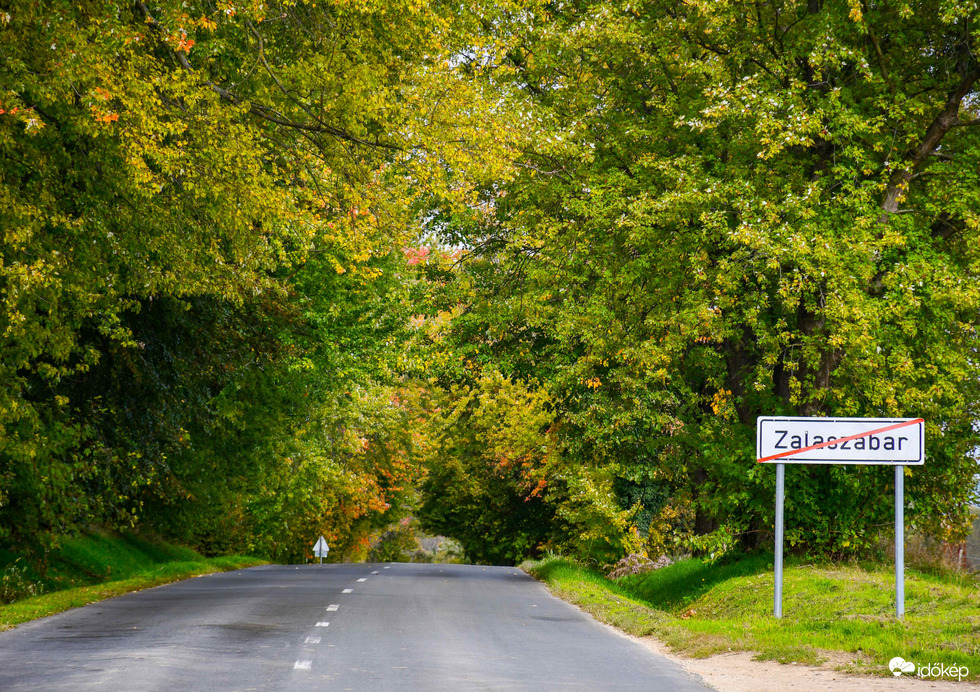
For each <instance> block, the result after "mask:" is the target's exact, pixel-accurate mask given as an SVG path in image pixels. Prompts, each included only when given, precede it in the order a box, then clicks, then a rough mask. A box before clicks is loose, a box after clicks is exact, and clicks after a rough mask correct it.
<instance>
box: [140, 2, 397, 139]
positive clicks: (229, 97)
mask: <svg viewBox="0 0 980 692" xmlns="http://www.w3.org/2000/svg"><path fill="white" fill-rule="evenodd" d="M136 8H137V9H138V10H139V11H140V14H142V15H143V18H144V19H145V20H146V21H147V23H149V24H150V26H152V27H153V28H154V29H156V30H157V31H161V30H162V27H161V26H160V24H159V22H157V20H155V19H154V18H153V17H152V15H150V10H149V8H148V7H147V6H146V3H144V2H141V1H138V2H136ZM253 31H254V29H253ZM259 41H260V47H259V50H260V51H261V50H263V48H262V46H261V38H260V39H259ZM170 52H171V53H172V54H173V56H174V58H175V59H176V60H177V62H178V64H179V65H180V66H181V67H182V68H183V69H184V70H186V71H187V72H194V71H195V70H194V68H193V67H192V66H191V64H190V61H189V60H188V59H187V54H186V53H185V52H184V51H182V50H178V51H174V50H171V51H170ZM264 61H265V59H264V58H263V62H264ZM270 74H271V70H270ZM272 77H273V79H274V80H275V81H276V84H277V86H279V88H280V90H282V91H283V93H284V94H286V96H287V97H289V98H290V100H292V101H293V102H294V103H297V101H296V99H295V98H293V97H292V96H291V95H290V94H289V93H288V92H287V91H286V90H285V89H283V87H282V85H281V84H280V83H279V80H278V79H276V77H275V75H272ZM204 84H205V85H207V87H208V88H209V89H211V91H213V92H214V93H215V94H217V95H218V96H219V97H221V99H222V100H224V101H227V102H228V103H232V104H235V105H236V106H240V105H242V99H240V98H238V97H237V96H235V95H234V94H233V93H231V92H230V91H228V90H227V89H224V88H222V87H220V86H218V85H217V84H215V83H214V82H213V81H211V80H210V79H205V80H204ZM297 105H298V106H299V107H300V108H302V109H303V111H304V112H306V113H307V115H309V111H308V110H307V109H306V108H305V107H304V106H303V105H302V104H299V103H297ZM248 112H249V114H251V115H253V116H255V117H257V118H260V119H262V120H265V121H267V122H270V123H273V124H276V125H281V126H283V127H288V128H291V129H294V130H301V131H304V132H311V133H319V134H326V135H330V136H331V137H336V138H337V139H341V140H344V141H346V142H351V143H353V144H360V145H362V146H366V147H373V148H376V149H387V150H389V151H402V147H400V146H398V145H396V144H387V143H385V142H381V141H379V140H377V139H376V140H375V141H373V142H371V141H369V140H366V139H363V138H361V137H357V136H356V135H353V134H351V133H350V132H347V131H346V130H343V129H341V128H339V127H334V126H332V125H327V124H326V123H324V122H322V121H320V120H319V119H317V118H314V120H315V122H312V123H310V122H296V121H294V120H291V119H289V118H287V117H286V116H284V115H283V114H281V113H279V112H277V111H276V110H275V109H274V108H270V107H269V106H262V105H258V104H254V103H250V104H249V108H248Z"/></svg>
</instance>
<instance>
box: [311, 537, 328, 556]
mask: <svg viewBox="0 0 980 692" xmlns="http://www.w3.org/2000/svg"><path fill="white" fill-rule="evenodd" d="M329 552H330V546H328V545H327V539H325V538H324V537H323V536H320V540H318V541H317V542H316V545H314V546H313V555H315V556H316V557H326V556H327V553H329Z"/></svg>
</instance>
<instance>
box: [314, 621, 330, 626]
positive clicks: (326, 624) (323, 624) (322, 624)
mask: <svg viewBox="0 0 980 692" xmlns="http://www.w3.org/2000/svg"><path fill="white" fill-rule="evenodd" d="M329 625H330V623H329V622H318V623H316V626H317V627H327V626H329Z"/></svg>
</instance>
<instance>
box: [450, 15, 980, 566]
mask: <svg viewBox="0 0 980 692" xmlns="http://www.w3.org/2000/svg"><path fill="white" fill-rule="evenodd" d="M541 9H542V11H541V12H540V13H539V14H537V15H535V17H534V19H533V20H531V19H528V18H526V17H524V18H520V19H517V20H515V21H513V22H511V23H510V24H508V25H506V27H503V28H501V33H502V34H504V35H505V36H506V38H507V40H508V41H509V44H508V45H509V52H508V53H507V61H506V63H505V65H503V66H501V67H500V68H499V69H497V70H494V71H488V72H487V74H486V78H487V79H489V80H497V81H501V82H505V83H506V84H508V85H509V88H510V89H512V90H514V91H515V92H516V91H517V90H520V91H521V93H522V94H523V96H522V97H520V101H519V105H517V106H512V107H519V108H521V109H524V111H525V112H526V113H529V114H530V115H529V116H527V117H528V121H529V122H534V123H535V124H536V126H537V128H538V129H537V130H536V134H537V137H536V141H535V143H534V144H533V145H529V146H528V149H527V151H526V152H525V156H524V158H523V159H522V161H521V162H520V163H519V166H518V170H519V173H518V174H517V175H516V176H515V177H514V179H513V180H510V181H506V182H505V183H503V184H502V185H500V186H499V188H498V189H497V191H496V192H495V195H494V199H493V203H492V204H493V210H494V213H493V215H492V217H491V218H488V219H487V220H486V221H485V222H484V223H482V224H480V225H479V227H478V228H477V229H475V231H474V232H472V233H471V234H470V237H471V238H473V240H472V241H471V243H472V247H473V249H474V251H475V254H477V255H479V256H482V257H485V258H487V259H488V260H489V261H490V262H492V264H493V265H494V266H495V267H496V268H497V271H498V272H499V273H500V274H501V275H502V276H503V277H504V278H503V279H502V280H500V281H498V282H495V283H494V284H493V285H492V286H490V287H486V289H485V290H482V292H481V289H483V288H484V287H483V286H479V285H478V284H477V291H478V296H477V297H475V298H474V300H473V301H472V304H474V305H478V304H479V303H480V301H481V300H486V301H487V302H488V303H489V304H490V306H491V307H489V308H487V309H486V310H483V311H482V312H481V314H484V315H487V314H493V313H494V311H496V314H493V316H491V317H489V318H488V320H489V322H490V323H491V324H496V325H499V327H498V329H499V332H500V333H508V334H525V335H528V334H533V335H535V336H534V340H535V341H536V342H538V343H540V344H542V345H543V348H544V351H543V353H540V352H539V353H538V354H536V356H530V355H526V354H522V346H521V345H519V344H518V343H515V342H511V344H512V346H513V348H511V349H509V350H508V355H507V356H506V357H507V358H512V359H514V360H518V361H521V362H523V363H525V364H526V363H529V362H531V360H532V358H534V359H536V360H537V361H542V360H544V361H547V362H548V363H549V364H550V365H549V366H546V367H547V368H549V370H550V374H549V376H548V378H547V386H548V389H549V391H550V392H551V393H552V396H553V397H554V398H555V400H556V402H558V403H557V406H558V407H559V408H558V412H557V417H556V420H558V421H559V422H560V425H559V426H558V427H557V431H558V432H557V433H556V435H557V437H558V441H557V447H558V448H559V449H560V450H561V453H562V454H564V455H568V457H569V459H570V460H571V461H570V463H575V464H580V465H583V466H588V467H593V468H606V469H612V470H613V471H614V472H615V473H616V474H617V475H618V476H620V477H622V478H624V479H626V480H627V481H629V482H630V483H632V484H633V485H639V486H641V487H649V488H650V489H651V492H653V494H654V495H655V494H656V492H655V491H656V489H657V488H660V489H666V490H668V491H669V492H670V493H671V494H673V495H674V496H676V497H683V498H687V499H689V501H690V502H691V503H692V506H693V507H694V508H695V510H696V517H695V522H694V525H695V528H696V531H697V532H698V533H700V534H713V535H714V536H715V537H716V538H717V539H718V540H717V541H716V543H717V544H718V545H722V546H723V545H725V544H728V545H730V544H731V538H732V537H733V536H740V537H741V538H742V540H743V541H744V542H746V543H748V544H752V543H754V542H756V541H758V540H760V539H761V538H762V537H763V536H764V535H765V534H766V530H767V528H766V527H767V526H771V520H772V517H771V497H772V485H773V480H772V477H771V476H772V474H771V469H769V468H765V467H758V466H756V464H755V463H754V462H753V426H754V421H755V417H756V416H757V415H760V414H777V413H783V414H802V415H853V416H859V415H866V416H900V415H909V416H922V417H924V418H925V419H926V421H927V436H928V438H929V442H928V443H927V445H928V454H929V460H928V461H927V464H926V466H925V467H923V468H921V469H916V470H915V471H914V473H912V474H911V475H910V481H909V485H910V495H911V502H910V517H911V520H912V521H913V522H914V523H915V524H916V525H917V526H920V527H922V528H923V529H925V530H927V531H929V532H930V533H932V534H933V535H937V536H940V537H942V538H944V539H951V540H952V539H956V538H958V537H959V536H961V535H962V532H963V531H964V530H965V527H966V521H965V518H966V499H967V494H968V489H969V487H970V485H971V483H970V479H971V478H972V477H973V475H974V474H975V472H976V464H975V462H974V460H973V459H972V457H971V456H970V455H969V451H970V450H971V449H972V448H974V447H975V446H976V441H977V440H976V433H975V431H974V421H976V420H977V414H978V411H977V402H978V391H977V383H978V374H980V373H978V372H977V361H976V357H975V353H976V351H977V342H976V333H977V332H976V324H977V308H978V298H980V294H978V292H977V290H976V287H977V285H978V284H977V278H978V277H977V275H976V270H977V266H978V264H977V256H976V251H975V248H976V247H978V243H977V238H976V233H977V231H978V224H977V215H976V208H977V205H976V202H977V191H978V190H980V187H978V186H977V184H976V182H977V179H976V176H977V170H978V167H977V163H978V161H977V156H978V154H980V149H978V143H980V140H978V137H980V128H978V127H977V123H978V122H980V120H978V117H977V116H978V113H977V110H976V103H977V90H978V87H977V80H978V77H980V65H978V63H977V59H976V55H977V52H976V45H977V31H978V29H977V26H978V25H977V19H978V17H977V14H976V9H975V8H973V6H972V4H969V3H957V2H907V3H902V2H898V3H885V4H871V3H861V2H857V1H854V2H812V1H810V2H776V3H768V2H767V3H762V2H759V3H750V4H748V5H747V4H745V3H729V2H684V3H680V2H677V3H675V2H641V3H638V4H637V3H630V4H629V5H616V4H614V3H605V2H577V3H562V4H561V5H560V6H559V5H546V6H544V7H542V8H541ZM515 98H517V97H515ZM474 264H478V263H474ZM483 271H484V270H483V269H480V268H474V269H473V270H471V271H467V270H465V269H464V272H463V274H464V275H465V277H464V278H462V279H461V280H463V281H467V282H472V283H475V281H476V278H475V277H478V276H480V274H481V273H482V272H483ZM515 306H519V307H515ZM474 309H478V308H474ZM462 324H466V320H465V318H463V319H462ZM461 328H462V327H461ZM525 338H526V337H525ZM518 367H520V366H518ZM788 483H791V484H792V485H793V486H794V495H795V497H796V499H795V500H794V501H793V502H792V504H791V506H788V510H787V511H788V513H789V518H788V523H789V532H788V535H789V538H790V541H791V542H792V543H794V544H795V545H797V546H798V547H799V548H800V549H812V550H822V551H829V552H834V553H847V552H850V551H853V550H856V549H857V548H858V547H863V546H866V545H868V544H869V543H872V542H874V541H876V540H877V535H876V533H877V532H876V527H879V526H883V525H886V524H887V517H888V512H889V500H888V489H889V487H890V474H889V473H886V471H885V470H884V469H880V468H860V469H855V468H836V467H835V468H829V469H828V468H813V467H796V468H793V469H791V471H790V474H789V478H788ZM625 501H626V498H625V497H621V499H620V502H621V503H625ZM642 528H643V527H641V529H642ZM709 543H710V542H709ZM709 543H705V542H704V541H702V542H701V543H700V544H701V545H705V546H706V545H709Z"/></svg>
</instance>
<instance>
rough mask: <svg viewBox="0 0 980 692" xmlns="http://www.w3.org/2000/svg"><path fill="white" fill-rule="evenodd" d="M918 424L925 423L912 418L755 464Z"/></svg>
mask: <svg viewBox="0 0 980 692" xmlns="http://www.w3.org/2000/svg"><path fill="white" fill-rule="evenodd" d="M919 423H925V419H924V418H914V419H913V420H907V421H905V422H904V423H896V424H895V425H888V426H885V427H884V428H878V429H877V430H869V431H867V432H863V433H858V434H857V435H850V436H848V437H838V438H835V439H833V440H828V441H827V442H821V443H820V444H818V445H810V446H809V447H801V448H800V449H791V450H789V451H788V452H780V453H779V454H773V455H772V456H768V457H762V458H761V459H757V460H756V463H759V464H761V463H762V462H764V461H772V460H773V459H782V458H784V457H791V456H793V455H794V454H802V453H803V452H810V451H813V450H814V449H821V448H823V447H829V446H830V445H839V444H841V443H842V442H849V441H850V440H856V439H858V438H859V437H869V436H871V435H877V434H878V433H883V432H888V431H890V430H898V429H899V428H907V427H908V426H910V425H918V424H919Z"/></svg>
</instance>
